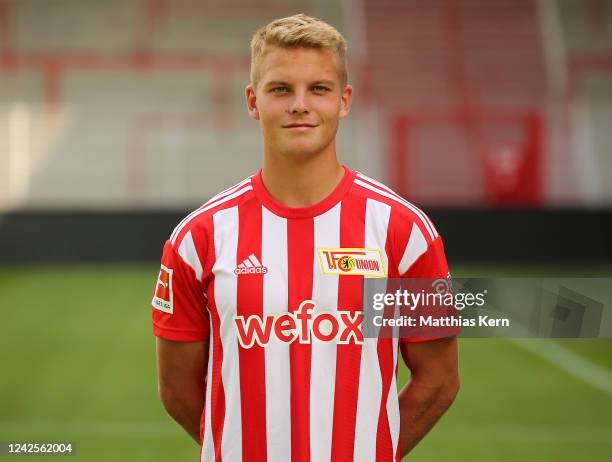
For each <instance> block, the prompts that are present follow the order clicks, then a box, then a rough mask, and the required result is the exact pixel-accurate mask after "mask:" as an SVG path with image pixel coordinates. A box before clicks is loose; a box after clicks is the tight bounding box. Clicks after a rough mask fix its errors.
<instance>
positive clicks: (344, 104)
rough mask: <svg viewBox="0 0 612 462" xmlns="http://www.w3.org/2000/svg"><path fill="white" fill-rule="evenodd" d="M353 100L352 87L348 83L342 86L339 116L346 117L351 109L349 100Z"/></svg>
mask: <svg viewBox="0 0 612 462" xmlns="http://www.w3.org/2000/svg"><path fill="white" fill-rule="evenodd" d="M352 101H353V87H352V86H351V85H349V84H346V85H345V86H344V90H343V91H342V96H341V99H340V118H341V119H342V118H343V117H346V116H347V115H348V113H349V111H350V110H351V102H352Z"/></svg>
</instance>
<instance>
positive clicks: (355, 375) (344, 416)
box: [331, 195, 366, 462]
mask: <svg viewBox="0 0 612 462" xmlns="http://www.w3.org/2000/svg"><path fill="white" fill-rule="evenodd" d="M365 209H366V198H365V197H364V196H358V195H349V196H347V197H346V198H345V199H344V200H343V201H342V208H341V210H340V247H358V248H359V247H364V246H365V244H364V243H365V239H364V226H365ZM362 283H363V278H362V277H361V276H339V277H338V310H361V309H362V300H361V291H362ZM360 364H361V345H354V344H346V345H338V346H337V359H336V387H335V398H334V424H333V436H332V450H331V460H333V461H334V462H342V461H352V460H353V452H354V449H355V422H356V418H357V396H358V392H359V369H360Z"/></svg>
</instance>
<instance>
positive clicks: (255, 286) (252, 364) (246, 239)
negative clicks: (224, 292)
mask: <svg viewBox="0 0 612 462" xmlns="http://www.w3.org/2000/svg"><path fill="white" fill-rule="evenodd" d="M252 253H254V254H255V255H258V256H259V257H261V204H259V202H258V201H257V200H255V199H253V200H249V201H246V202H245V203H243V204H241V205H239V206H238V251H237V255H236V261H237V262H241V261H243V260H245V259H246V258H248V257H249V255H251V254H252ZM237 285H238V288H237V292H238V294H237V301H236V306H237V315H238V316H259V317H262V316H263V274H240V275H238V283H237ZM238 358H239V363H240V398H241V399H240V409H241V413H242V456H243V458H244V460H254V461H255V460H256V461H261V462H265V461H266V458H267V451H266V382H265V380H266V378H265V350H264V349H263V347H261V346H258V345H253V346H252V347H251V348H243V347H242V346H240V345H239V346H238Z"/></svg>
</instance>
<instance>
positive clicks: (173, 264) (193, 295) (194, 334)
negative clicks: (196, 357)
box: [151, 241, 210, 342]
mask: <svg viewBox="0 0 612 462" xmlns="http://www.w3.org/2000/svg"><path fill="white" fill-rule="evenodd" d="M151 311H152V317H153V333H154V334H155V336H157V337H160V338H163V339H166V340H175V341H184V342H195V341H201V340H208V338H209V334H210V324H209V315H208V309H207V300H206V295H205V294H204V292H203V290H202V287H201V284H200V282H199V281H198V280H197V278H196V274H195V271H194V270H193V268H192V267H191V266H189V265H188V264H187V263H186V262H185V261H184V260H183V258H182V257H181V255H180V254H179V253H178V252H177V251H176V249H175V248H174V246H173V245H172V243H171V242H170V241H166V243H165V245H164V252H163V255H162V259H161V266H160V270H159V274H158V276H157V282H156V284H155V290H154V293H153V300H152V309H151Z"/></svg>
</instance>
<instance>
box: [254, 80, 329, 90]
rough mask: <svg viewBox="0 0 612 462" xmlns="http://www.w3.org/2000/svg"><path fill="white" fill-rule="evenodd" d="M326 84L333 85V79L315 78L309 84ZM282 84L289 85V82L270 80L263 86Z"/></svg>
mask: <svg viewBox="0 0 612 462" xmlns="http://www.w3.org/2000/svg"><path fill="white" fill-rule="evenodd" d="M321 84H323V85H328V86H330V87H333V86H334V81H333V80H316V81H315V82H312V83H311V85H321ZM276 85H279V86H284V87H290V86H291V84H290V83H288V82H283V81H282V80H271V81H270V82H268V83H266V85H265V87H266V88H267V87H273V86H276Z"/></svg>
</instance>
